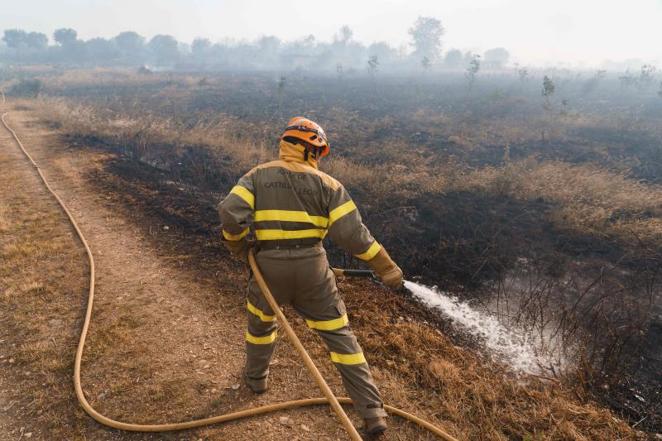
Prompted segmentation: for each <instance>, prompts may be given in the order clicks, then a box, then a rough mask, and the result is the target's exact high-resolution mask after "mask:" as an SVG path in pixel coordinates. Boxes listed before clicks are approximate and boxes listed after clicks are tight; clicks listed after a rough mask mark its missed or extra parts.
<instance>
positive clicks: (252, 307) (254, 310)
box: [246, 301, 276, 322]
mask: <svg viewBox="0 0 662 441" xmlns="http://www.w3.org/2000/svg"><path fill="white" fill-rule="evenodd" d="M246 309H248V312H250V313H251V314H253V315H255V316H257V317H259V318H260V320H262V321H263V322H275V321H276V316H275V315H267V314H265V313H264V312H263V311H262V310H260V309H258V308H257V307H256V306H255V305H253V304H252V303H251V302H250V301H247V302H246Z"/></svg>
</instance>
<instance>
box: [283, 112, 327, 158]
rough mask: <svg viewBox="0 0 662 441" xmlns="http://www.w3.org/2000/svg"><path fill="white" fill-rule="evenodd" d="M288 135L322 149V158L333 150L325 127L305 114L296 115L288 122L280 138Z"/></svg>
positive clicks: (320, 154) (320, 153)
mask: <svg viewBox="0 0 662 441" xmlns="http://www.w3.org/2000/svg"><path fill="white" fill-rule="evenodd" d="M286 137H292V138H296V139H298V140H300V141H303V142H305V143H306V144H309V145H311V146H312V147H316V148H318V149H321V151H320V152H319V157H320V158H323V157H325V156H326V155H328V154H329V152H330V151H331V147H330V146H329V141H327V139H326V133H324V129H322V127H320V125H319V124H317V123H316V122H314V121H311V120H309V119H308V118H304V117H303V116H295V117H294V118H292V119H291V120H290V122H288V123H287V127H286V128H285V131H284V132H283V135H282V136H281V137H280V139H284V138H286Z"/></svg>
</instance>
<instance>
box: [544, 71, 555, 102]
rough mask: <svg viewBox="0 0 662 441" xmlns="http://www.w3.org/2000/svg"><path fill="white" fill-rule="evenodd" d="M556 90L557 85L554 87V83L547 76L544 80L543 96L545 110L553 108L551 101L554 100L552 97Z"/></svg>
mask: <svg viewBox="0 0 662 441" xmlns="http://www.w3.org/2000/svg"><path fill="white" fill-rule="evenodd" d="M555 90H556V85H554V81H552V79H551V78H550V77H548V76H547V75H545V77H544V78H543V79H542V96H543V97H544V98H545V106H546V107H545V108H546V109H548V110H549V109H550V108H551V103H550V99H551V98H552V95H554V91H555Z"/></svg>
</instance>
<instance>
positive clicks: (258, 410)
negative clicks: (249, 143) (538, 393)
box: [0, 92, 457, 441]
mask: <svg viewBox="0 0 662 441" xmlns="http://www.w3.org/2000/svg"><path fill="white" fill-rule="evenodd" d="M0 95H2V96H1V98H2V104H4V103H5V97H4V94H2V92H0ZM7 115H8V112H6V113H4V114H3V115H2V117H1V118H0V119H1V120H2V124H3V125H4V127H5V128H6V129H7V130H8V131H9V133H11V135H12V137H13V138H14V141H15V142H16V144H17V145H18V147H19V148H20V149H21V151H22V152H23V154H24V155H25V157H26V158H27V159H28V160H29V161H30V163H31V164H32V166H33V167H34V168H35V169H36V170H37V173H38V174H39V177H40V178H41V180H42V182H43V183H44V185H45V186H46V188H47V189H48V191H49V192H50V193H51V194H52V195H53V197H54V198H55V199H56V200H57V202H58V204H59V205H60V207H61V208H62V210H63V211H64V213H65V214H66V215H67V217H68V219H69V222H70V223H71V226H72V227H73V228H74V230H75V231H76V234H77V236H78V238H79V239H80V241H81V243H82V244H83V246H84V247H85V252H86V254H87V260H88V264H89V290H88V299H87V308H86V311H85V320H84V322H83V329H82V330H81V333H80V340H79V343H78V347H77V349H76V358H75V362H74V387H75V390H76V397H77V398H78V402H79V403H80V405H81V407H82V408H83V410H85V412H87V413H88V414H89V415H90V416H91V417H92V418H94V419H95V420H96V421H98V422H99V423H101V424H103V425H105V426H108V427H112V428H115V429H120V430H126V431H132V432H166V431H173V430H183V429H191V428H194V427H200V426H207V425H211V424H218V423H224V422H228V421H233V420H238V419H240V418H247V417H251V416H256V415H262V414H266V413H270V412H276V411H279V410H285V409H293V408H297V407H304V406H315V405H322V404H330V405H331V406H332V407H333V408H334V410H335V411H336V413H338V415H339V416H340V418H341V421H342V422H343V425H344V427H345V429H346V430H347V431H348V433H349V435H350V437H351V438H352V439H353V440H360V439H361V438H360V436H359V435H358V432H356V429H355V428H354V427H353V426H352V424H351V422H350V421H349V418H347V415H346V414H345V413H344V411H343V410H342V408H341V407H340V405H339V404H351V402H352V401H351V400H350V399H349V398H337V399H336V398H335V397H334V396H333V393H332V392H331V390H330V389H329V388H328V385H326V383H325V382H324V379H323V378H322V376H321V374H320V373H319V371H318V370H317V368H316V367H315V365H314V363H313V362H312V360H311V359H310V356H309V355H308V353H307V352H306V350H305V348H304V347H303V345H301V342H300V341H299V340H298V338H297V337H296V335H295V334H294V331H293V330H292V328H291V326H290V325H289V322H288V321H287V319H286V318H285V316H284V315H283V313H282V311H281V310H280V308H278V305H277V304H276V303H275V300H274V299H273V296H271V293H270V291H269V288H268V287H267V285H266V283H265V282H264V279H263V278H262V275H261V273H260V270H259V268H258V267H257V264H256V262H255V258H254V256H253V255H252V253H251V255H250V257H249V261H250V264H251V268H252V270H253V273H254V275H255V277H256V280H257V281H258V284H259V285H260V288H261V289H262V292H263V294H264V295H265V297H266V298H267V300H268V301H269V302H270V303H271V302H273V304H272V309H273V310H274V311H275V312H276V314H277V316H278V319H279V320H280V322H281V325H283V326H284V328H285V330H286V331H287V333H288V336H289V337H290V340H291V341H292V343H293V344H294V345H295V348H296V349H297V351H299V353H300V355H301V356H302V358H303V360H304V362H305V363H306V366H307V367H308V368H309V370H311V372H312V373H313V376H314V377H315V380H316V381H317V382H318V385H320V387H321V388H322V390H323V392H325V395H326V397H325V398H309V399H303V400H294V401H285V402H281V403H275V404H269V405H265V406H260V407H254V408H251V409H245V410H240V411H237V412H231V413H227V414H224V415H218V416H214V417H209V418H203V419H198V420H193V421H185V422H180V423H164V424H132V423H126V422H122V421H116V420H113V419H112V418H109V417H107V416H105V415H102V414H100V413H99V412H97V411H96V410H95V409H94V408H93V407H92V406H91V405H90V403H89V402H88V401H87V398H85V394H84V392H83V388H82V386H81V379H80V377H81V375H80V374H81V361H82V358H83V351H84V349H85V340H86V338H87V333H88V330H89V327H90V321H91V318H92V309H93V307H94V287H95V269H96V268H95V264H94V257H93V255H92V250H91V249H90V246H89V244H88V242H87V240H86V239H85V236H84V235H83V233H82V231H81V229H80V227H79V226H78V224H77V223H76V220H75V219H74V217H73V215H72V214H71V211H70V210H69V208H68V207H67V205H66V204H65V203H64V202H63V201H62V199H60V197H59V196H58V194H57V193H56V192H55V191H54V190H53V188H52V187H51V186H50V184H49V183H48V181H47V180H46V178H45V177H44V174H43V173H42V171H41V169H40V168H39V165H37V163H36V162H35V161H34V159H33V158H32V156H31V155H30V154H29V153H28V151H27V150H26V149H25V146H24V145H23V143H22V142H21V140H20V139H19V137H18V135H17V134H16V132H15V131H14V130H13V129H12V128H11V127H10V126H9V124H7V121H6V118H5V117H6V116H7ZM348 275H349V274H348ZM384 409H385V410H386V411H387V412H389V413H391V414H393V415H397V416H399V417H402V418H404V419H406V420H409V421H411V422H413V423H415V424H417V425H419V426H421V427H423V428H424V429H426V430H428V431H430V432H431V433H433V434H435V435H437V436H438V437H439V438H441V439H444V440H447V441H457V440H456V438H454V437H453V436H451V435H449V434H448V433H446V432H445V431H443V430H442V429H440V428H438V427H436V426H435V425H433V424H431V423H429V422H428V421H425V420H423V419H421V418H419V417H417V416H415V415H412V414H410V413H407V412H405V411H403V410H401V409H397V408H395V407H392V406H388V405H385V406H384ZM343 415H344V417H343ZM348 425H349V426H348ZM350 426H351V427H350Z"/></svg>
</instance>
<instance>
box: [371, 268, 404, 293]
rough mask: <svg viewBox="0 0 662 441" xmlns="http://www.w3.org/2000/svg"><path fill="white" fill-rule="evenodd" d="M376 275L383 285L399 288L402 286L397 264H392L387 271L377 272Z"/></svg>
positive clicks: (400, 273)
mask: <svg viewBox="0 0 662 441" xmlns="http://www.w3.org/2000/svg"><path fill="white" fill-rule="evenodd" d="M376 275H377V277H378V278H379V280H381V281H382V283H383V284H384V285H386V286H387V287H389V288H391V289H399V288H401V287H402V284H403V279H402V270H401V269H400V267H399V266H397V265H393V266H392V267H390V268H389V269H388V270H387V271H384V272H382V273H380V272H377V274H376Z"/></svg>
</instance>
